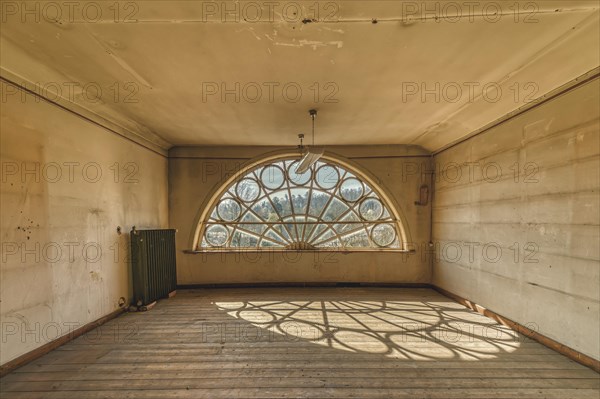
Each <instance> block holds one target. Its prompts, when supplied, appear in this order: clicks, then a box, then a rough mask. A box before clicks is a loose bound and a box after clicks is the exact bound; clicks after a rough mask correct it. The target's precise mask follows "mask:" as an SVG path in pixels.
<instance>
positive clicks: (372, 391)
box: [0, 288, 600, 399]
mask: <svg viewBox="0 0 600 399" xmlns="http://www.w3.org/2000/svg"><path fill="white" fill-rule="evenodd" d="M599 377H600V376H599V374H597V373H595V372H594V371H592V370H590V369H588V368H586V367H584V366H581V365H579V364H577V363H575V362H573V361H571V360H569V359H567V358H566V357H564V356H562V355H559V354H558V353H556V352H553V351H552V350H550V349H548V348H546V347H544V346H542V345H540V344H538V343H536V342H534V341H531V340H529V339H527V338H526V337H523V336H519V335H516V334H515V333H514V332H512V331H511V330H509V329H507V328H505V327H503V326H501V325H498V324H497V323H495V322H494V321H492V320H490V319H488V318H486V317H483V316H481V315H479V314H477V313H475V312H472V311H470V310H468V309H466V308H465V307H463V306H461V305H459V304H457V303H455V302H453V301H452V300H450V299H448V298H446V297H444V296H442V295H440V294H438V293H436V292H435V291H433V290H429V289H392V288H306V289H302V288H268V289H267V288H261V289H258V288H257V289H213V290H198V291H187V292H179V293H178V295H177V296H176V297H174V298H172V299H169V300H163V301H161V302H159V303H158V305H157V306H156V307H155V308H154V309H153V310H152V311H149V312H145V313H131V314H126V315H124V316H121V317H119V318H117V319H115V320H113V321H111V322H109V323H107V324H106V325H104V326H102V327H101V328H99V329H97V330H94V331H93V332H91V333H89V334H87V335H86V336H82V337H80V338H78V339H77V340H75V341H73V342H71V343H69V344H67V345H64V346H62V347H61V348H59V349H57V350H55V351H53V352H51V353H49V354H47V355H46V356H44V357H42V358H40V359H38V360H37V361H35V362H33V363H30V364H28V365H27V366H25V367H22V368H20V369H18V370H16V371H15V372H13V373H11V374H9V375H7V376H5V377H4V378H3V379H2V380H1V382H0V384H1V386H0V388H1V397H2V398H7V399H8V398H27V399H35V398H68V399H86V398H118V399H122V398H156V399H166V398H193V399H200V398H227V399H232V398H283V397H285V398H386V399H387V398H411V399H415V398H460V399H465V398H519V399H525V398H528V399H529V398H561V399H574V398H591V399H598V398H599V397H600V379H599Z"/></svg>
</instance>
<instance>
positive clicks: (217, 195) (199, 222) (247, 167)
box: [184, 151, 414, 253]
mask: <svg viewBox="0 0 600 399" xmlns="http://www.w3.org/2000/svg"><path fill="white" fill-rule="evenodd" d="M300 158H301V155H300V154H299V152H298V151H295V152H290V151H275V152H273V153H270V154H266V155H263V156H260V157H257V158H254V159H252V160H250V161H248V162H246V163H244V164H243V165H241V166H240V167H239V169H237V170H236V171H235V173H233V174H232V175H230V176H228V177H226V178H225V179H222V180H221V181H220V182H219V183H218V184H216V185H215V187H214V188H213V190H212V192H211V193H210V194H209V195H208V196H207V198H206V199H205V201H204V202H203V204H202V206H201V207H200V211H199V213H198V214H197V217H196V218H195V220H194V223H195V229H194V230H193V231H192V236H191V237H190V238H191V239H190V244H191V245H190V247H191V248H192V249H191V250H187V251H184V252H186V253H240V252H241V253H261V252H342V253H352V252H414V250H413V249H412V248H411V246H410V245H409V243H410V242H411V241H410V235H409V231H408V228H407V224H406V219H405V218H404V215H403V213H402V211H401V209H400V207H399V206H398V204H397V202H396V201H395V200H394V198H393V197H392V196H391V195H390V194H389V193H388V191H387V189H386V188H385V187H384V186H383V185H382V184H381V183H379V182H378V179H376V178H375V177H374V176H372V175H371V174H370V172H368V171H366V170H365V168H364V167H363V166H360V165H357V164H356V163H355V162H353V161H351V160H348V159H345V158H343V157H341V156H339V155H336V154H332V153H330V152H325V153H324V154H323V156H322V157H321V159H320V161H321V162H331V163H333V164H337V165H339V166H340V167H342V168H345V169H347V170H348V171H349V172H350V173H352V174H354V175H355V176H356V177H357V178H358V179H359V180H361V181H363V182H364V183H366V184H368V185H369V186H370V188H371V190H372V191H373V192H374V193H375V194H376V195H377V196H378V197H379V199H380V200H381V202H382V203H383V205H384V206H385V207H386V208H387V209H388V211H389V213H390V217H391V220H388V221H385V222H382V223H387V224H394V227H395V230H396V234H397V239H398V242H399V247H397V248H385V247H372V248H366V247H365V248H359V247H356V248H352V247H317V248H311V249H291V248H285V247H239V248H236V247H214V248H208V247H201V243H202V237H203V236H204V233H205V230H206V228H207V227H208V226H209V225H210V224H211V223H210V222H209V220H210V217H211V213H212V211H213V209H214V207H215V206H216V205H217V204H218V203H219V201H220V200H221V199H222V197H223V195H224V194H225V193H226V192H227V191H228V190H229V189H230V188H231V187H232V186H233V185H235V184H236V183H237V182H238V181H240V180H242V179H243V178H244V177H245V176H246V175H247V174H248V173H249V172H251V171H252V170H254V169H256V168H259V167H261V166H265V165H268V164H271V163H274V162H277V161H282V160H290V159H300ZM232 224H235V222H232Z"/></svg>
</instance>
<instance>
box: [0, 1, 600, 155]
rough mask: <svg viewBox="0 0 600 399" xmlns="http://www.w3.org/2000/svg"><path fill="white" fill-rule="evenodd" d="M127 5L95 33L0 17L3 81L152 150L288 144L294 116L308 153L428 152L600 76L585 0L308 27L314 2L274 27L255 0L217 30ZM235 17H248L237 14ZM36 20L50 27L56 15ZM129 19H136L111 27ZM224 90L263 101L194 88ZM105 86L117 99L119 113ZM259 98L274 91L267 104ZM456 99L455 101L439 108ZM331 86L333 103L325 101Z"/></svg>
mask: <svg viewBox="0 0 600 399" xmlns="http://www.w3.org/2000/svg"><path fill="white" fill-rule="evenodd" d="M130 3H131V2H124V3H121V7H122V9H121V10H120V11H121V13H120V15H119V22H115V21H114V17H113V16H114V13H113V10H110V9H108V8H107V7H109V6H110V5H112V4H113V2H106V3H102V4H103V6H104V7H105V8H103V10H102V13H103V14H102V16H103V18H102V19H101V20H99V21H97V22H88V23H85V22H84V20H82V18H81V16H82V11H81V10H75V11H73V12H72V14H71V15H69V13H68V11H69V10H66V9H65V10H62V11H63V15H62V20H61V21H60V22H58V23H55V22H51V21H47V20H46V19H44V18H43V17H44V15H42V18H41V20H40V23H36V22H35V21H33V18H32V17H31V16H29V17H26V21H25V22H23V19H24V18H25V17H24V16H23V15H19V14H18V11H17V15H16V16H15V15H4V16H3V18H5V19H6V21H5V23H3V26H2V30H1V36H2V50H1V66H2V73H3V74H4V75H5V76H9V75H10V76H12V77H13V80H14V77H15V76H17V77H18V78H19V79H21V81H23V82H24V81H29V82H40V84H41V85H44V84H45V85H47V83H48V82H56V83H58V84H59V85H60V86H61V87H62V89H61V92H62V94H63V97H67V98H68V99H69V100H72V101H74V102H75V103H77V104H78V105H80V106H82V107H85V108H87V109H88V110H90V111H92V112H94V113H95V114H98V115H100V116H102V117H104V118H106V119H109V120H111V121H113V122H115V123H117V124H119V125H121V126H123V127H125V128H127V129H129V130H130V131H133V132H135V133H136V134H139V135H143V136H145V137H147V138H149V139H150V140H151V141H154V142H157V143H159V144H160V145H163V146H165V147H168V146H169V145H294V144H296V142H297V139H296V135H297V134H298V133H300V132H303V133H309V131H310V119H309V117H308V112H307V111H308V109H310V108H317V109H318V110H319V116H318V118H317V143H318V144H338V145H339V144H356V145H364V144H416V145H421V146H423V147H424V148H426V149H428V150H436V149H439V148H440V147H443V146H444V145H447V144H448V143H451V142H453V141H456V140H458V139H460V138H461V137H464V136H466V135H468V134H469V133H471V132H473V131H474V130H477V129H479V128H481V127H482V126H484V125H486V124H488V123H490V122H492V121H494V120H496V119H498V118H500V117H502V116H503V115H505V114H507V113H509V112H511V111H513V110H515V109H517V108H519V107H521V106H523V105H524V104H525V97H526V96H527V95H529V94H531V95H532V96H530V99H533V98H536V97H539V96H542V95H543V94H545V93H548V92H549V91H551V90H553V89H555V88H557V87H559V86H561V85H563V84H565V83H567V82H569V81H571V80H573V79H575V78H577V77H578V76H581V75H582V74H585V73H586V72H588V71H590V70H592V69H594V68H596V67H598V65H600V30H599V3H598V1H597V0H595V1H542V2H521V3H518V4H519V5H520V6H521V8H522V9H521V10H520V11H521V12H520V13H519V14H516V15H515V13H514V11H513V9H510V8H509V7H510V5H512V4H514V2H478V3H476V4H478V6H476V7H475V8H474V10H473V13H471V14H468V12H469V9H468V8H467V7H466V6H464V4H466V3H468V2H465V3H462V2H446V3H443V2H442V3H439V2H429V4H428V7H429V8H428V9H430V10H431V9H434V8H433V7H435V4H436V3H437V4H438V7H440V8H438V17H440V18H438V19H437V20H436V19H435V18H432V15H431V14H427V15H425V14H424V10H423V9H421V10H417V11H415V12H413V9H410V8H409V9H407V8H406V7H407V6H406V5H405V6H404V8H403V7H402V4H403V3H404V4H407V2H395V1H362V2H361V1H338V2H332V1H327V2H326V1H324V2H321V3H318V4H319V8H320V11H321V12H320V14H319V15H318V18H316V21H313V22H310V23H302V22H301V21H300V19H302V18H304V17H306V18H313V17H315V15H314V11H313V10H314V7H315V4H316V3H315V2H313V1H306V2H304V1H300V2H291V3H293V4H292V5H290V6H288V8H287V9H285V10H287V11H288V12H291V11H292V10H293V8H294V6H295V5H298V4H300V5H302V7H303V11H302V13H303V14H302V16H298V17H293V16H291V14H288V15H290V16H289V17H288V18H287V19H288V20H285V19H284V17H283V15H282V12H284V7H285V6H286V4H289V3H290V2H279V3H278V2H274V4H275V5H274V6H272V7H273V10H274V12H273V17H272V18H271V17H270V16H269V15H268V8H267V7H268V5H267V4H268V2H266V1H265V2H262V1H256V2H253V4H262V5H263V18H262V19H263V20H262V21H260V22H244V21H243V20H240V21H235V20H234V18H233V17H232V16H231V15H230V16H229V19H228V20H227V21H225V22H224V21H223V20H222V18H221V17H220V16H219V15H208V13H207V12H205V11H206V10H207V7H215V6H216V7H222V4H223V3H221V2H208V3H207V2H204V3H203V2H200V1H169V2H163V1H139V2H136V3H137V10H136V9H133V8H131V6H130V5H129V6H127V4H130ZM209 3H210V4H209ZM250 3H252V2H250ZM409 3H410V5H411V6H414V5H416V6H417V7H423V4H424V2H409ZM450 3H452V4H454V5H456V4H458V5H461V4H462V5H463V6H462V8H461V12H462V17H460V18H458V17H457V18H455V17H456V15H454V14H450V12H451V11H453V10H456V8H455V7H454V6H453V5H452V4H450ZM486 3H494V4H502V8H503V9H502V12H503V13H504V15H501V16H497V17H496V18H498V19H499V20H498V21H496V22H492V19H494V18H495V17H494V16H493V15H491V12H492V11H493V7H492V6H493V5H490V6H488V7H489V8H487V9H486V10H487V13H486V14H485V17H484V16H483V15H482V13H483V11H482V10H483V7H484V6H485V4H486ZM509 3H510V4H509ZM58 4H61V3H60V2H58ZM77 4H80V3H77ZM95 4H100V3H99V2H95ZM228 4H229V6H231V7H234V6H233V3H228ZM440 4H441V5H440ZM526 4H534V5H535V6H536V7H537V9H530V8H526V7H529V6H526ZM333 5H335V6H333ZM237 7H239V9H240V10H245V11H246V15H247V16H249V17H252V16H253V15H254V14H253V13H251V12H252V11H253V9H252V8H245V7H253V6H248V2H239V3H238V6H237ZM335 7H337V10H336V8H335ZM453 7H454V8H453ZM94 10H95V9H88V13H89V14H88V15H93V14H92V11H94ZM217 11H218V10H217ZM332 11H333V12H335V14H334V16H333V17H330V18H327V17H326V15H325V14H326V13H327V12H332ZM421 11H422V12H421ZM532 11H533V14H531V12H532ZM41 12H43V11H41ZM45 12H46V14H45V15H46V17H48V19H50V17H51V16H52V15H53V12H54V11H53V10H49V9H48V10H46V11H45ZM129 12H133V13H134V18H135V19H137V22H130V23H124V22H123V21H122V19H123V18H124V16H125V14H127V13H129ZM529 14H531V15H529ZM240 15H244V14H243V13H242V12H240ZM71 16H72V17H73V18H72V19H70V17H71ZM527 16H529V20H528V21H527V22H526V21H524V19H525V18H526V17H527ZM301 17H302V18H301ZM515 18H516V19H517V20H518V21H515ZM373 19H377V22H378V23H376V24H375V23H372V20H373ZM69 82H79V83H80V84H81V85H82V86H83V85H85V84H89V83H90V82H93V83H94V84H96V85H98V86H99V87H101V88H102V90H103V91H102V100H103V101H102V102H97V103H94V102H92V101H89V100H86V99H85V97H83V96H82V95H81V93H78V94H77V95H75V96H69V94H68V87H69V84H70V83H69ZM126 82H133V84H135V86H134V87H137V88H139V91H138V92H137V93H136V94H135V95H134V96H133V99H134V100H136V101H137V102H133V103H129V102H125V101H123V100H124V99H123V96H124V95H126V94H128V93H127V91H126V88H125V87H123V86H124V85H125V83H126ZM236 82H239V84H240V88H241V87H243V86H244V85H246V84H248V83H251V84H252V82H254V83H255V84H258V85H259V86H260V87H261V91H262V95H263V96H262V98H261V99H260V100H258V101H257V102H251V100H252V97H253V96H254V93H255V91H254V89H252V86H247V88H248V92H247V94H248V95H247V96H244V95H243V90H242V89H240V92H242V95H241V96H240V100H239V102H237V101H236V100H235V98H234V96H233V95H228V96H227V97H226V98H225V101H223V100H222V99H221V97H220V95H218V94H217V95H213V96H208V97H206V98H203V87H204V88H205V89H206V88H207V87H208V86H210V87H215V85H216V87H219V86H220V85H221V84H225V85H226V86H227V87H228V88H230V89H231V88H234V87H235V84H236ZM436 82H437V83H439V87H440V89H439V90H438V93H443V90H442V88H443V87H444V86H445V87H446V89H447V91H446V94H447V97H445V98H444V96H442V97H441V98H439V100H436V99H435V97H434V94H430V95H428V96H427V97H426V98H425V99H422V98H421V96H420V94H417V95H413V96H407V95H406V89H408V88H415V87H422V85H426V87H427V88H430V89H434V91H435V87H436V86H435V85H436ZM17 83H21V82H20V81H18V82H17ZM115 83H117V84H118V85H120V86H121V89H120V91H119V92H120V94H121V97H120V98H119V99H118V101H115V99H114V89H112V88H113V87H114V84H115ZM315 83H316V84H317V86H318V87H319V89H320V93H319V96H318V98H317V99H316V100H317V101H315V98H314V94H315V91H314V87H315V86H314V84H315ZM286 84H288V85H289V92H288V93H289V94H290V97H293V95H294V88H293V86H296V87H298V86H299V87H300V88H301V89H302V95H301V96H300V98H299V100H298V101H297V102H293V101H292V99H291V98H288V99H286V98H285V97H284V95H283V90H282V88H283V86H284V85H286ZM328 84H329V86H328ZM487 84H489V87H495V86H496V85H498V86H497V87H500V88H501V90H502V94H501V96H500V97H499V100H498V101H492V99H491V97H493V96H495V92H494V91H493V90H492V91H490V92H488V95H489V96H488V98H487V99H486V98H485V97H483V96H482V93H483V86H484V85H487ZM268 85H273V86H274V89H273V93H274V98H273V101H271V100H270V99H269V89H268ZM469 85H470V86H471V87H473V89H472V91H471V92H469ZM457 86H459V87H461V88H462V90H463V93H462V95H461V96H460V97H458V98H456V99H453V98H454V97H455V93H456V92H455V91H454V90H455V88H456V87H457ZM48 87H49V88H51V87H55V86H48ZM88 87H90V86H88ZM96 87H97V86H96ZM254 87H256V86H254ZM517 88H518V89H519V90H518V93H519V96H518V98H516V99H515V93H517V90H516V89H517ZM334 89H335V90H336V93H335V94H334V96H333V99H335V100H337V102H326V101H325V98H326V95H327V94H331V93H332V92H333V90H334ZM90 90H92V89H90ZM219 90H220V88H219ZM90 93H91V96H92V99H93V97H94V92H93V91H91V92H90ZM450 97H452V98H450ZM161 139H164V140H165V141H166V143H165V142H163V141H162V140H161Z"/></svg>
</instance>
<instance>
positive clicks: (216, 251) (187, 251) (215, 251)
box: [183, 248, 417, 255]
mask: <svg viewBox="0 0 600 399" xmlns="http://www.w3.org/2000/svg"><path fill="white" fill-rule="evenodd" d="M270 252H271V253H290V252H294V253H297V252H307V253H311V252H327V253H330V252H335V253H341V254H352V253H362V252H391V253H405V254H412V253H416V252H417V251H416V250H414V249H410V250H409V249H387V248H381V249H378V248H373V249H327V248H324V249H274V248H273V249H254V248H252V249H239V250H232V249H210V250H194V249H185V250H183V253H184V254H189V255H203V254H223V253H226V254H238V253H251V254H252V253H270Z"/></svg>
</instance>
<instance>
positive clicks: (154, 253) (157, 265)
mask: <svg viewBox="0 0 600 399" xmlns="http://www.w3.org/2000/svg"><path fill="white" fill-rule="evenodd" d="M130 236H131V270H132V274H133V305H136V306H145V305H148V304H150V303H152V302H154V301H156V300H157V299H160V298H166V297H168V296H169V294H170V293H172V292H173V291H175V289H176V288H177V275H176V267H175V230H174V229H164V230H136V229H135V228H134V229H133V230H131V235H130Z"/></svg>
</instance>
